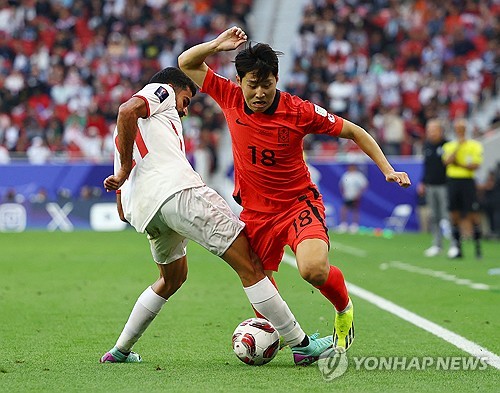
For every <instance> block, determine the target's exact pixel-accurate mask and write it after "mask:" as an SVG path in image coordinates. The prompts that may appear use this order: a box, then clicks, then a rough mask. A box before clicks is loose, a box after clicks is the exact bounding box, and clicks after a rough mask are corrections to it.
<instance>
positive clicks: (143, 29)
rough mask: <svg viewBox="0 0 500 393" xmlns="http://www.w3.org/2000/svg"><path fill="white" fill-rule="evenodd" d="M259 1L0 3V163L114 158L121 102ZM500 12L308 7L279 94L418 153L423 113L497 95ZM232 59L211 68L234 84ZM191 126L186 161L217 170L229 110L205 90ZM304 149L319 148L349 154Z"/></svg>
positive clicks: (318, 144) (408, 6)
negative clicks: (21, 159)
mask: <svg viewBox="0 0 500 393" xmlns="http://www.w3.org/2000/svg"><path fill="white" fill-rule="evenodd" d="M251 6H252V0H232V1H230V0H190V1H187V0H134V1H132V0H105V1H98V0H39V1H35V0H19V1H13V0H11V1H9V0H0V86H1V89H0V163H5V162H8V161H9V160H10V159H12V158H15V157H27V158H28V159H29V160H30V161H31V162H33V163H44V162H47V161H49V160H58V159H60V160H73V159H81V158H84V159H86V160H90V161H95V162H101V161H109V160H110V159H111V157H112V151H113V141H112V137H111V135H112V131H113V128H114V126H115V121H116V115H117V110H118V106H119V105H120V103H122V102H124V101H125V100H126V99H128V98H129V97H130V96H131V95H132V94H133V93H134V92H136V91H137V90H139V89H140V88H141V87H142V85H144V84H145V83H146V82H147V81H148V80H149V78H150V77H151V76H152V75H153V74H154V73H155V72H156V71H157V70H159V69H161V68H164V67H167V66H176V65H177V56H178V54H179V53H180V52H181V51H182V50H184V48H185V47H187V46H191V45H194V44H196V43H199V42H201V41H203V40H207V39H209V38H211V37H215V36H216V35H217V34H219V33H220V32H221V31H223V30H224V29H226V28H227V27H229V26H232V25H239V26H242V27H243V28H245V29H247V27H246V24H247V21H246V19H245V18H246V17H247V15H248V13H249V10H250V9H251ZM499 11H500V4H499V3H498V2H497V1H494V0H466V1H455V0H443V1H441V2H438V3H436V2H433V1H431V0H416V1H396V0H372V1H362V0H335V1H334V0H311V1H310V2H309V3H308V5H307V6H306V8H305V9H304V15H303V20H302V24H301V26H300V32H299V35H298V38H297V41H296V42H295V45H294V46H293V53H286V54H285V55H287V56H293V57H294V65H293V70H292V71H291V73H290V74H289V75H282V78H283V80H285V81H286V87H285V89H286V90H288V91H290V92H292V93H295V94H298V95H300V96H301V97H303V98H305V99H309V100H311V101H313V102H315V103H317V104H319V105H322V106H324V107H325V108H328V109H329V110H330V111H332V112H334V113H337V114H339V115H342V116H345V117H347V118H349V119H351V120H353V121H355V122H357V123H359V124H361V125H362V126H364V127H365V128H366V129H367V130H369V131H370V132H371V133H372V134H373V135H374V137H375V138H376V139H377V140H378V141H379V142H380V143H381V144H382V146H383V148H384V151H385V152H386V153H387V154H403V155H410V154H417V153H419V146H420V145H421V141H422V139H423V134H424V124H425V122H426V120H427V119H429V118H433V117H438V118H441V119H443V120H445V122H446V121H450V120H452V119H453V118H455V117H456V116H463V115H466V116H467V115H470V114H471V113H472V112H473V111H474V110H476V109H477V108H478V107H479V106H480V104H481V103H482V102H484V101H485V100H487V99H488V98H489V97H491V96H492V95H495V94H497V77H498V54H499V50H498V39H497V37H498V36H499V34H498V16H499ZM247 30H248V29H247ZM231 56H233V54H231V53H224V54H221V55H219V56H217V57H215V58H212V59H211V60H212V62H211V66H212V67H213V68H214V69H215V70H216V71H217V72H218V73H220V74H223V75H225V76H228V77H230V78H233V77H234V74H235V72H234V65H233V64H232V63H231V60H232V57H231ZM214 59H215V61H214ZM184 125H185V134H186V135H185V137H186V147H187V150H188V154H190V155H191V156H192V157H195V156H198V157H200V161H201V160H204V161H206V162H207V163H208V164H207V165H205V170H206V171H208V172H211V171H214V170H215V169H216V166H217V160H216V157H217V155H216V150H217V142H218V139H219V135H220V131H221V130H222V129H223V128H224V119H223V117H222V115H221V112H220V111H219V109H218V108H217V107H216V105H215V104H214V102H213V101H212V100H209V99H207V98H206V97H204V95H201V94H199V95H198V96H197V98H196V99H195V100H194V101H193V105H192V107H191V109H190V115H189V116H188V117H187V118H186V120H185V121H184ZM478 132H484V130H478ZM307 143H308V146H307V147H308V148H310V149H311V150H313V151H316V152H319V153H321V152H322V151H325V152H328V153H330V152H331V151H332V150H333V151H346V150H348V149H350V148H351V147H352V146H351V145H345V146H339V144H338V142H337V141H335V140H322V139H321V138H313V139H309V140H308V141H307Z"/></svg>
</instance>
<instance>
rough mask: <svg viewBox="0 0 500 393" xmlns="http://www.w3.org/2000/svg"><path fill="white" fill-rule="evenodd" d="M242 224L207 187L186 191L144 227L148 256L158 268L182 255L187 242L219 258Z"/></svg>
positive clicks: (173, 199)
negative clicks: (159, 265) (149, 247)
mask: <svg viewBox="0 0 500 393" xmlns="http://www.w3.org/2000/svg"><path fill="white" fill-rule="evenodd" d="M244 227H245V224H244V223H243V222H242V221H240V220H239V219H238V217H236V215H235V214H234V213H233V212H232V211H231V208H230V207H229V205H228V204H227V202H226V201H225V200H224V199H223V198H222V197H221V196H220V195H219V194H217V192H215V191H214V190H212V189H211V188H210V187H207V186H202V187H195V188H188V189H186V190H182V191H179V192H177V193H176V194H174V195H172V196H171V197H170V198H169V199H167V200H166V201H165V203H164V204H163V205H162V206H161V208H160V209H159V210H158V211H157V212H156V214H155V215H154V217H153V219H152V220H151V221H150V222H149V224H148V225H147V226H146V233H147V234H148V239H149V243H150V245H151V253H152V254H153V258H154V260H155V262H156V263H158V264H168V263H171V262H173V261H176V260H177V259H179V258H182V257H183V256H184V255H186V245H187V239H190V240H193V241H195V242H196V243H198V244H200V245H201V246H203V247H205V248H206V249H207V250H208V251H210V252H211V253H213V254H215V255H218V256H221V255H222V254H224V253H225V252H226V251H227V249H228V248H229V247H230V246H231V244H233V242H234V240H235V239H236V237H238V235H239V234H240V232H241V231H242V230H243V228H244Z"/></svg>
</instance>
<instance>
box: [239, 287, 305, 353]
mask: <svg viewBox="0 0 500 393" xmlns="http://www.w3.org/2000/svg"><path fill="white" fill-rule="evenodd" d="M243 289H244V290H245V292H246V294H247V296H248V300H250V303H252V305H253V306H254V308H255V309H256V310H257V311H258V312H259V313H260V314H262V315H264V316H265V317H266V318H267V319H268V320H269V322H271V323H272V324H273V325H274V327H275V328H276V330H277V331H278V332H279V334H280V335H281V336H282V337H283V338H284V339H285V340H286V342H287V343H288V345H290V347H294V346H296V345H298V344H300V343H301V342H302V340H303V339H304V337H305V336H306V334H305V333H304V331H303V330H302V328H301V327H300V325H299V323H298V322H297V321H296V320H295V317H294V316H293V314H292V312H291V311H290V309H289V308H288V305H287V304H286V303H285V301H284V300H283V298H282V297H281V295H280V294H279V293H278V290H277V289H276V287H275V286H274V285H273V284H272V283H271V281H270V280H269V278H267V277H265V278H263V279H262V280H260V281H259V282H258V283H256V284H254V285H252V286H250V287H246V288H243Z"/></svg>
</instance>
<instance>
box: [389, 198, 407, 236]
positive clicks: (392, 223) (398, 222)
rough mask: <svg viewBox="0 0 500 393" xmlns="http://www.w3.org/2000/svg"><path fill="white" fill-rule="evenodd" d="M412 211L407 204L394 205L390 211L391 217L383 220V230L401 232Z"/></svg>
mask: <svg viewBox="0 0 500 393" xmlns="http://www.w3.org/2000/svg"><path fill="white" fill-rule="evenodd" d="M412 211H413V208H412V206H411V205H409V204H407V203H404V204H401V205H396V206H395V207H394V209H393V210H392V213H391V216H390V217H386V218H385V228H386V229H392V230H394V232H403V231H404V230H405V228H406V224H407V223H408V220H409V219H410V216H411V213H412Z"/></svg>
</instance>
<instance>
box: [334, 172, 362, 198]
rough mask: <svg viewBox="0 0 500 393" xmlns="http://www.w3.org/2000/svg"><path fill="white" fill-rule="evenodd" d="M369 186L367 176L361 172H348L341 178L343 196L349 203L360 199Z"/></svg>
mask: <svg viewBox="0 0 500 393" xmlns="http://www.w3.org/2000/svg"><path fill="white" fill-rule="evenodd" d="M367 185H368V180H366V177H365V175H363V174H362V173H361V172H358V171H355V172H351V171H347V172H346V173H344V174H343V175H342V177H341V178H340V186H341V188H342V196H343V197H344V199H345V200H347V201H353V200H355V199H357V198H359V197H360V194H361V192H362V191H363V190H364V189H365V188H366V186H367Z"/></svg>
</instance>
